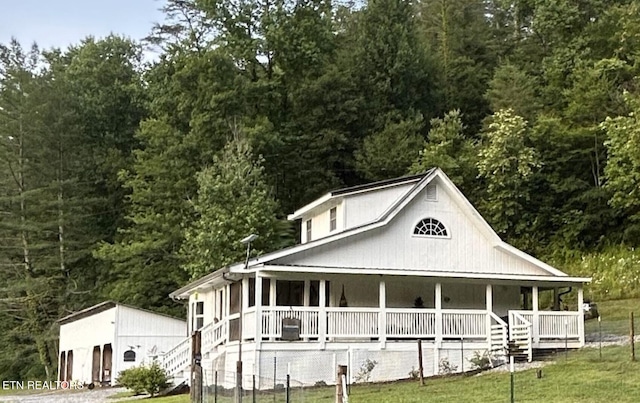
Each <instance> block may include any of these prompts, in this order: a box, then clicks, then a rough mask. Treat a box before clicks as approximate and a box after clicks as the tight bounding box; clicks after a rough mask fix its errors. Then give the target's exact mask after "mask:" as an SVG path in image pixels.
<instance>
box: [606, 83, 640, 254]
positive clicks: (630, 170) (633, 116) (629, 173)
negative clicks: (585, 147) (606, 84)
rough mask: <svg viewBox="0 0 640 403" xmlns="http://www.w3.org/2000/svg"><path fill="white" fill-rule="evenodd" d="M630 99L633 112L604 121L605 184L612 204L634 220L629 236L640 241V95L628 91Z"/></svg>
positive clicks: (627, 97)
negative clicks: (639, 116)
mask: <svg viewBox="0 0 640 403" xmlns="http://www.w3.org/2000/svg"><path fill="white" fill-rule="evenodd" d="M626 101H627V103H628V105H629V106H630V109H631V113H629V114H628V115H627V116H618V117H615V118H610V117H608V118H607V119H606V120H605V121H604V122H603V123H602V125H601V128H602V130H604V132H605V133H606V138H607V139H606V141H605V146H606V147H607V151H608V158H607V166H606V167H605V175H606V182H605V185H604V186H605V188H607V189H609V190H611V191H612V197H611V200H610V201H609V203H610V204H611V206H612V207H613V208H615V209H617V210H619V211H621V212H622V213H623V214H624V216H626V217H629V219H630V220H631V221H632V225H630V226H629V227H628V228H627V232H628V234H627V238H630V239H629V240H630V241H632V242H633V243H634V244H635V245H637V243H638V242H640V236H639V234H640V198H638V191H639V189H640V151H639V150H640V122H639V121H638V114H639V113H640V98H639V97H638V96H637V95H632V94H629V93H627V94H626Z"/></svg>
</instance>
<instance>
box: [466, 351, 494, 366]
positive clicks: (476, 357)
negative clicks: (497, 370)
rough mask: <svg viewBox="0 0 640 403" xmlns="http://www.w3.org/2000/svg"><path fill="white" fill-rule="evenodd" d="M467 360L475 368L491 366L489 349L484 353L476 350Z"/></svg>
mask: <svg viewBox="0 0 640 403" xmlns="http://www.w3.org/2000/svg"><path fill="white" fill-rule="evenodd" d="M467 361H469V362H470V363H471V364H472V365H473V369H487V368H489V367H490V366H491V356H489V352H488V351H485V352H484V353H480V352H479V351H474V353H473V357H471V358H469V359H468V360H467Z"/></svg>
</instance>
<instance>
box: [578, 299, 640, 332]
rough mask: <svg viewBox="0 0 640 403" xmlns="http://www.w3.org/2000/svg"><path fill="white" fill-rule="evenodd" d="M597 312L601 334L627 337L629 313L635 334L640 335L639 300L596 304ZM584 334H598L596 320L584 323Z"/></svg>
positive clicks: (621, 300)
mask: <svg viewBox="0 0 640 403" xmlns="http://www.w3.org/2000/svg"><path fill="white" fill-rule="evenodd" d="M596 303H597V304H598V312H599V313H600V316H601V319H602V333H603V335H606V334H617V335H628V334H629V313H630V312H633V313H634V322H635V328H636V334H640V300H639V299H620V300H614V301H602V302H598V301H596ZM584 328H585V329H584V330H585V334H587V335H588V334H597V333H598V320H597V319H591V320H588V321H586V322H585V326H584Z"/></svg>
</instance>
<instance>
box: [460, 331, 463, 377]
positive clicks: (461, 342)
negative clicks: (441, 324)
mask: <svg viewBox="0 0 640 403" xmlns="http://www.w3.org/2000/svg"><path fill="white" fill-rule="evenodd" d="M460 372H461V373H462V374H463V375H464V337H463V336H460Z"/></svg>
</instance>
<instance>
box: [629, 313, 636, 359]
mask: <svg viewBox="0 0 640 403" xmlns="http://www.w3.org/2000/svg"><path fill="white" fill-rule="evenodd" d="M629 321H630V323H629V327H630V328H631V329H630V332H629V336H630V338H631V340H630V341H631V361H635V360H636V343H635V334H634V333H635V332H634V328H633V312H631V313H630V314H629Z"/></svg>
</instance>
